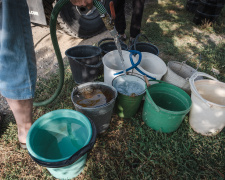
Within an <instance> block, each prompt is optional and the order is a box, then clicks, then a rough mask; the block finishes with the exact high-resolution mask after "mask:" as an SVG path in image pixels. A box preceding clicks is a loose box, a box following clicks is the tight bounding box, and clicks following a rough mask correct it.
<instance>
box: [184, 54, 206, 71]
mask: <svg viewBox="0 0 225 180" xmlns="http://www.w3.org/2000/svg"><path fill="white" fill-rule="evenodd" d="M192 57H193V54H192V55H190V56H189V57H188V58H187V60H185V61H182V63H183V64H186V62H187V61H189V60H190V59H191V58H192ZM201 61H202V55H201V53H199V61H198V65H197V68H196V69H195V70H196V71H197V70H198V68H199V66H200V64H201Z"/></svg>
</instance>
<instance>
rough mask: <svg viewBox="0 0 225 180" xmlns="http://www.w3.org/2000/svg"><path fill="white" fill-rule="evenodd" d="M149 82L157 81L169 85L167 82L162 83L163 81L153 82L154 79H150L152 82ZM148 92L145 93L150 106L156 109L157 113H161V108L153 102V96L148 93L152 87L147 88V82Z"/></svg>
mask: <svg viewBox="0 0 225 180" xmlns="http://www.w3.org/2000/svg"><path fill="white" fill-rule="evenodd" d="M148 81H156V82H159V83H165V84H168V83H166V82H164V81H161V80H152V79H150V80H148ZM145 86H146V90H145V92H146V96H147V98H148V99H149V102H150V104H151V105H152V106H153V107H154V109H155V110H156V111H157V112H159V111H160V108H159V107H158V106H157V105H156V104H155V102H154V101H153V99H152V97H151V95H150V94H149V92H148V88H149V87H151V86H149V87H148V86H147V82H146V85H145Z"/></svg>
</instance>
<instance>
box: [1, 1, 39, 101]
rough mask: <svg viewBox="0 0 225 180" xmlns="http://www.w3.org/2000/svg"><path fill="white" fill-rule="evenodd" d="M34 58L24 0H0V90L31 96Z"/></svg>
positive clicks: (14, 95)
mask: <svg viewBox="0 0 225 180" xmlns="http://www.w3.org/2000/svg"><path fill="white" fill-rule="evenodd" d="M36 77H37V69H36V59H35V53H34V45H33V39H32V31H31V25H30V17H29V10H28V6H27V2H26V0H2V2H0V92H1V94H2V96H4V97H6V98H9V99H17V100H24V99H31V98H33V97H34V92H35V83H36Z"/></svg>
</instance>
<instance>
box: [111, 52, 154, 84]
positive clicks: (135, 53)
mask: <svg viewBox="0 0 225 180" xmlns="http://www.w3.org/2000/svg"><path fill="white" fill-rule="evenodd" d="M129 52H130V62H131V64H132V66H131V67H129V68H128V69H126V71H129V70H131V69H133V68H135V69H136V70H137V71H138V72H139V73H141V74H142V75H144V76H147V77H148V78H151V79H153V80H156V78H154V77H151V76H149V75H147V74H145V73H144V72H142V71H141V70H140V69H139V68H138V67H137V66H138V65H139V64H140V63H141V60H142V54H141V52H140V51H137V50H129ZM137 54H138V55H139V59H138V62H137V63H136V64H134V61H133V58H132V55H137ZM122 73H123V71H120V72H118V73H115V74H114V75H115V76H116V75H119V74H122Z"/></svg>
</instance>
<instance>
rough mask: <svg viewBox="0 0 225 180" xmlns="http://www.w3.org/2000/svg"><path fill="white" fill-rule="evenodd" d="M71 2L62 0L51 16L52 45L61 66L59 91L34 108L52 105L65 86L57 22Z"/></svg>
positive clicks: (36, 104)
mask: <svg viewBox="0 0 225 180" xmlns="http://www.w3.org/2000/svg"><path fill="white" fill-rule="evenodd" d="M69 2H70V0H60V1H58V2H57V3H56V5H55V7H54V8H53V10H52V14H51V19H50V34H51V39H52V44H53V47H54V50H55V54H56V57H57V60H58V64H59V76H60V78H59V83H58V86H57V89H56V91H55V93H54V94H53V95H52V96H51V97H50V98H49V99H47V100H45V101H42V102H34V103H33V104H34V106H44V105H47V104H49V103H51V102H52V101H54V100H55V99H56V98H57V97H58V95H59V94H60V92H61V90H62V87H63V84H64V64H63V59H62V55H61V51H60V49H59V44H58V41H57V36H56V22H57V17H58V14H59V12H60V11H61V9H62V7H63V6H64V5H65V4H67V3H69Z"/></svg>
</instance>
